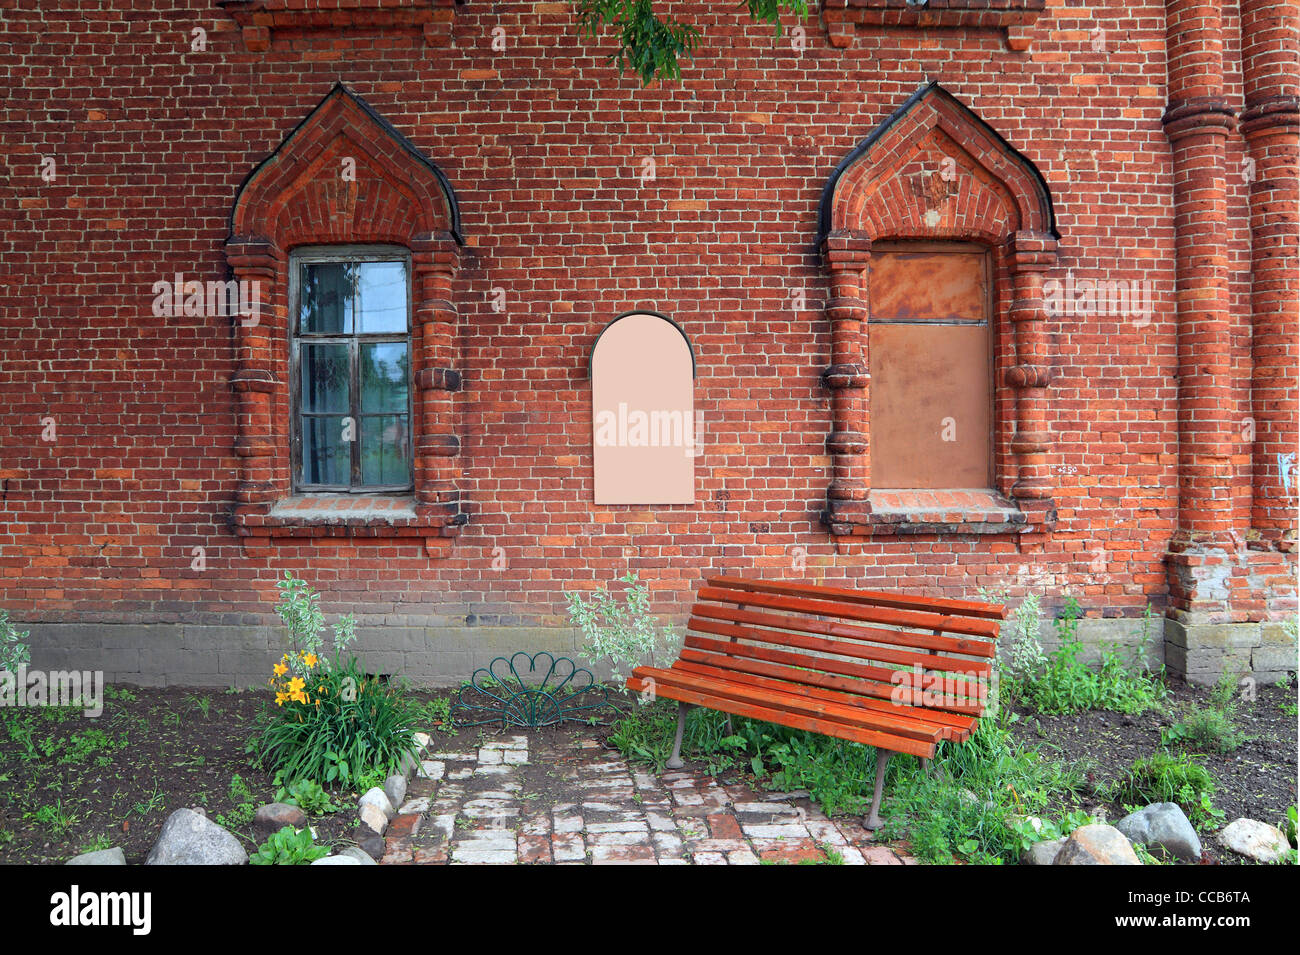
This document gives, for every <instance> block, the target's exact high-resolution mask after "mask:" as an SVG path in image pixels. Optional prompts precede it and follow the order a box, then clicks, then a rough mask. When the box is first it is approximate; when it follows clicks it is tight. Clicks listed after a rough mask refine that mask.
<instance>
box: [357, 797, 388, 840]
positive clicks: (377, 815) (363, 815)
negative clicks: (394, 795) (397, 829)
mask: <svg viewBox="0 0 1300 955" xmlns="http://www.w3.org/2000/svg"><path fill="white" fill-rule="evenodd" d="M357 816H358V817H359V818H360V820H361V825H362V827H364V828H366V829H369V830H370V831H371V832H373V833H374V834H375V835H377V836H382V835H383V834H384V830H386V829H387V828H388V817H387V816H385V815H384V814H383V812H382V811H380V809H379V808H378V807H377V806H375V805H374V804H372V803H366V804H365V805H364V806H362V807H361V810H360V812H358V813H357Z"/></svg>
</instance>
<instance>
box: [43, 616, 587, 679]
mask: <svg viewBox="0 0 1300 955" xmlns="http://www.w3.org/2000/svg"><path fill="white" fill-rule="evenodd" d="M23 629H24V630H30V631H31V636H30V637H29V640H28V642H29V643H30V645H31V649H32V662H31V664H30V666H31V667H32V668H33V669H45V670H56V669H76V670H103V671H104V674H105V679H106V680H107V681H108V682H109V683H121V684H130V685H134V686H219V687H231V686H236V687H249V686H253V687H257V686H265V685H266V681H267V680H268V679H269V678H270V676H271V667H272V666H273V665H274V664H275V662H276V661H277V660H279V659H280V655H281V654H282V653H284V651H285V650H286V649H288V645H287V644H286V643H285V639H284V628H283V627H276V626H265V627H259V626H254V627H218V626H203V625H199V624H148V625H137V624H111V623H105V624H39V623H33V624H23ZM352 649H353V651H354V652H356V654H357V655H358V656H359V657H361V658H362V662H363V663H364V664H365V667H366V669H367V670H368V671H369V672H371V673H383V674H388V675H392V676H399V677H403V678H405V679H406V680H408V681H409V682H411V683H412V684H414V685H416V686H428V687H436V686H455V685H459V684H460V683H461V682H462V681H464V680H466V679H468V678H469V676H470V674H472V673H473V672H474V670H475V669H477V668H479V667H486V666H488V664H490V663H491V662H492V660H493V659H494V658H496V657H499V656H509V655H511V654H512V653H514V652H515V651H517V650H528V651H529V652H537V651H539V650H546V651H549V652H550V653H552V654H554V655H557V656H558V655H564V656H568V657H574V658H575V660H576V657H575V654H576V652H577V634H576V631H575V630H574V629H573V628H571V627H364V626H362V627H358V628H357V640H356V643H354V644H353V645H352ZM577 662H578V663H579V665H581V661H577ZM598 675H599V674H598Z"/></svg>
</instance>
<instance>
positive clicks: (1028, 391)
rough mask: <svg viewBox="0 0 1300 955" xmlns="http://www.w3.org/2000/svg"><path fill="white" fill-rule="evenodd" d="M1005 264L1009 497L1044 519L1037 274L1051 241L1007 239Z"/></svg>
mask: <svg viewBox="0 0 1300 955" xmlns="http://www.w3.org/2000/svg"><path fill="white" fill-rule="evenodd" d="M1008 251H1009V260H1010V264H1011V269H1012V283H1013V286H1014V290H1015V291H1014V295H1015V298H1014V299H1013V300H1012V302H1011V322H1012V325H1013V327H1014V328H1015V338H1016V363H1015V364H1014V365H1013V366H1012V367H1011V368H1009V369H1008V370H1007V384H1009V385H1010V386H1011V387H1013V388H1015V389H1016V395H1015V403H1016V433H1015V437H1013V438H1012V439H1011V452H1012V454H1013V455H1015V458H1016V475H1017V476H1016V482H1015V484H1013V485H1012V487H1011V494H1012V496H1013V497H1014V498H1015V499H1016V503H1017V504H1018V505H1019V507H1020V509H1021V510H1022V511H1026V512H1031V511H1032V512H1035V513H1034V514H1033V516H1032V517H1031V520H1033V521H1042V520H1045V519H1046V514H1044V513H1042V512H1045V511H1047V510H1050V509H1051V506H1052V505H1051V500H1052V472H1051V466H1050V465H1049V463H1048V460H1047V453H1048V450H1049V448H1050V447H1051V444H1052V438H1051V433H1050V431H1049V428H1048V424H1047V386H1048V385H1049V384H1050V383H1051V381H1052V366H1051V361H1050V358H1049V356H1048V345H1047V306H1046V304H1045V303H1044V301H1043V273H1044V272H1047V271H1049V270H1050V269H1052V268H1053V267H1054V266H1055V265H1056V239H1055V237H1053V236H1051V235H1046V234H1043V233H1035V232H1027V231H1021V232H1017V233H1016V234H1015V235H1014V236H1013V237H1012V239H1011V242H1010V248H1009V250H1008Z"/></svg>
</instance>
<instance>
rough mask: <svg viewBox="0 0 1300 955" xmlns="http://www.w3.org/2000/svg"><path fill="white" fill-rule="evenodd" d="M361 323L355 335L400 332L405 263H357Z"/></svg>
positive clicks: (403, 325) (403, 326)
mask: <svg viewBox="0 0 1300 955" xmlns="http://www.w3.org/2000/svg"><path fill="white" fill-rule="evenodd" d="M357 268H359V269H360V282H359V286H360V292H361V296H360V297H361V322H360V326H359V328H358V329H357V330H358V331H359V332H364V333H369V334H373V333H375V332H404V331H406V328H407V323H406V263H405V262H361V263H359V264H358V265H357Z"/></svg>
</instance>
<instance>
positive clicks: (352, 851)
mask: <svg viewBox="0 0 1300 955" xmlns="http://www.w3.org/2000/svg"><path fill="white" fill-rule="evenodd" d="M380 842H381V844H382V842H383V840H380ZM339 855H341V856H347V857H348V858H351V859H356V860H357V865H379V863H378V862H376V861H375V860H374V859H372V858H370V853H368V852H366V850H365V849H362V848H361V847H360V846H348V847H347V848H346V849H343V850H342V851H340V852H339Z"/></svg>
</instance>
